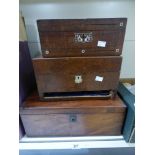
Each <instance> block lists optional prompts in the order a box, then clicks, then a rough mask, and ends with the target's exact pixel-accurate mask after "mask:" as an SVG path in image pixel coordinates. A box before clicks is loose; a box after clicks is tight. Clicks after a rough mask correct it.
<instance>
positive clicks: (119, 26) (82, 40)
mask: <svg viewBox="0 0 155 155" xmlns="http://www.w3.org/2000/svg"><path fill="white" fill-rule="evenodd" d="M126 23H127V18H104V19H52V20H51V19H50V20H38V21H37V25H38V31H39V36H40V42H41V50H42V55H43V57H46V58H48V57H76V56H78V57H79V56H118V55H121V54H122V48H123V42H124V36H125V29H126Z"/></svg>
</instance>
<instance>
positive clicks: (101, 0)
mask: <svg viewBox="0 0 155 155" xmlns="http://www.w3.org/2000/svg"><path fill="white" fill-rule="evenodd" d="M19 7H20V11H21V13H22V15H23V16H24V18H25V25H26V32H27V37H28V42H29V48H30V52H31V56H32V57H34V56H36V55H37V54H38V52H40V51H41V50H40V43H39V36H38V30H37V25H36V20H37V19H67V18H68V19H73V18H117V17H127V18H128V22H127V29H126V35H125V42H124V47H123V54H122V56H123V63H122V68H121V78H134V77H135V27H134V26H135V1H134V0H20V3H19Z"/></svg>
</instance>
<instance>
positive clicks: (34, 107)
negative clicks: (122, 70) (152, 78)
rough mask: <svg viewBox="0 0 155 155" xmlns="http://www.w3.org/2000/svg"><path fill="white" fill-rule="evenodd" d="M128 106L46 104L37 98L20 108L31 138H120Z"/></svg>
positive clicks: (116, 102) (117, 102)
mask: <svg viewBox="0 0 155 155" xmlns="http://www.w3.org/2000/svg"><path fill="white" fill-rule="evenodd" d="M125 111H126V106H125V105H124V104H123V102H122V101H121V100H120V98H119V97H118V96H117V97H116V99H115V100H110V99H109V100H80V101H79V100H76V101H55V102H51V101H48V102H42V101H40V100H39V96H38V95H36V94H33V95H32V96H30V97H29V98H28V99H27V100H26V101H25V103H24V104H23V105H22V106H21V107H20V116H21V119H22V122H23V125H24V128H25V131H26V135H27V136H30V137H48V136H93V135H94V136H95V135H120V134H121V130H122V126H123V122H124V117H125Z"/></svg>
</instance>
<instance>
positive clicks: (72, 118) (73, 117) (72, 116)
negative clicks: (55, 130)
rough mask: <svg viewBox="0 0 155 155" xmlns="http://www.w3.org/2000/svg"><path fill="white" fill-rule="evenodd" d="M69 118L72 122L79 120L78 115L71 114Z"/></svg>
mask: <svg viewBox="0 0 155 155" xmlns="http://www.w3.org/2000/svg"><path fill="white" fill-rule="evenodd" d="M69 120H70V122H76V120H77V117H76V115H70V116H69Z"/></svg>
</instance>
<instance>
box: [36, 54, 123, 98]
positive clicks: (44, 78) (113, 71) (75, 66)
mask: <svg viewBox="0 0 155 155" xmlns="http://www.w3.org/2000/svg"><path fill="white" fill-rule="evenodd" d="M121 62H122V57H120V56H118V57H114V56H109V57H108V56H107V57H106V56H103V57H101V56H100V57H70V58H68V57H61V58H35V59H33V66H34V71H35V76H36V82H37V86H38V92H39V96H40V97H41V98H43V97H44V94H46V93H52V92H77V91H100V90H116V89H117V86H118V81H119V75H120V68H121ZM78 78H79V79H78Z"/></svg>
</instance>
